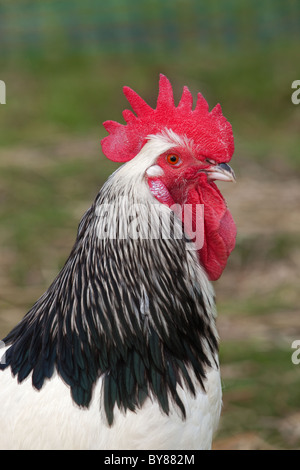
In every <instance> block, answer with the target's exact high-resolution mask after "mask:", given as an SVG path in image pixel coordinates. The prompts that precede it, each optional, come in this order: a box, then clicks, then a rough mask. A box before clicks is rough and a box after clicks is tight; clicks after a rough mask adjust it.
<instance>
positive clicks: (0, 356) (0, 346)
mask: <svg viewBox="0 0 300 470" xmlns="http://www.w3.org/2000/svg"><path fill="white" fill-rule="evenodd" d="M4 348H5V343H4V341H0V364H6V357H5V353H4V354H2V350H3V349H4Z"/></svg>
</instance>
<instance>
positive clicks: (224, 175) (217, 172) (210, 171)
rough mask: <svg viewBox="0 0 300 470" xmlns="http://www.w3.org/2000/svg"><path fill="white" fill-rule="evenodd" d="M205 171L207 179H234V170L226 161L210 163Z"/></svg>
mask: <svg viewBox="0 0 300 470" xmlns="http://www.w3.org/2000/svg"><path fill="white" fill-rule="evenodd" d="M205 172H206V173H207V178H208V179H209V180H220V181H234V182H235V181H236V179H235V174H234V171H233V169H232V168H231V167H230V166H229V165H227V163H219V165H212V166H210V167H209V168H207V169H206V170H205Z"/></svg>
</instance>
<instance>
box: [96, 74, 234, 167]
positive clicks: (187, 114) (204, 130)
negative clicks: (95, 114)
mask: <svg viewBox="0 0 300 470" xmlns="http://www.w3.org/2000/svg"><path fill="white" fill-rule="evenodd" d="M124 94H125V96H126V98H127V100H128V101H129V103H130V104H131V107H132V109H133V111H134V112H135V113H136V114H134V113H132V111H129V110H127V109H126V110H125V111H124V112H123V117H124V119H125V121H126V123H127V124H125V125H123V124H120V123H118V122H115V121H105V122H104V123H103V125H104V127H105V129H106V130H107V131H108V132H109V135H108V136H107V137H104V139H102V141H101V145H102V150H103V153H104V154H105V155H106V156H107V158H109V159H110V160H112V161H114V162H127V161H128V160H131V159H132V158H134V157H135V156H136V155H137V154H138V153H139V151H140V150H141V148H142V146H143V145H144V144H145V141H146V139H147V137H148V136H149V135H151V134H158V133H161V132H162V131H163V130H165V129H171V130H172V131H173V132H175V133H176V134H178V135H179V136H186V137H187V138H189V139H192V140H193V143H194V146H196V148H197V150H198V151H199V152H200V153H201V155H204V156H207V157H209V158H211V159H214V160H216V161H217V162H219V163H221V162H228V161H229V160H230V159H231V157H232V154H233V151H234V142H233V135H232V129H231V125H230V123H229V122H228V121H227V120H226V119H225V117H224V116H223V114H222V110H221V106H220V105H219V104H217V105H216V106H215V108H214V109H212V111H210V112H209V110H208V104H207V102H206V100H205V99H204V98H203V96H202V95H201V93H198V98H197V104H196V107H195V109H194V110H193V109H192V105H193V97H192V95H191V93H190V91H189V89H188V88H187V87H184V89H183V93H182V96H181V99H180V102H179V104H178V106H177V107H176V106H175V104H174V97H173V90H172V86H171V84H170V82H169V80H168V79H167V78H166V77H165V76H164V75H160V81H159V94H158V98H157V106H156V109H152V108H151V107H150V106H149V105H148V104H147V103H146V102H145V101H144V100H143V99H142V98H141V97H140V96H139V95H138V94H137V93H136V92H135V91H133V90H132V89H131V88H128V87H124Z"/></svg>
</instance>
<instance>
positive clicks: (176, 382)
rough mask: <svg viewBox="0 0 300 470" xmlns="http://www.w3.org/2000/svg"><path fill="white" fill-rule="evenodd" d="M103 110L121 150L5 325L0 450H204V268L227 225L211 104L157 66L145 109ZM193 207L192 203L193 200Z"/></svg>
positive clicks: (222, 137) (215, 412)
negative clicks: (62, 246)
mask: <svg viewBox="0 0 300 470" xmlns="http://www.w3.org/2000/svg"><path fill="white" fill-rule="evenodd" d="M124 94H125V96H126V98H127V99H128V101H129V103H130V104H131V107H132V109H133V111H134V113H133V112H132V111H129V110H125V111H124V113H123V116H124V119H125V121H126V124H120V123H117V122H114V121H106V122H105V123H104V127H105V129H106V130H107V131H108V135H107V136H106V137H105V138H104V139H103V140H102V142H101V144H102V150H103V153H104V154H105V155H106V156H107V157H108V158H109V159H110V160H113V161H115V162H123V163H124V165H121V166H120V167H119V168H118V169H117V170H116V171H115V172H114V173H113V174H112V175H111V176H110V178H109V179H108V180H107V181H106V183H105V184H104V185H103V187H102V189H101V190H100V192H99V193H98V195H97V197H96V199H95V201H94V203H93V204H92V206H91V207H90V209H89V210H88V211H87V212H86V213H85V215H84V216H83V218H82V220H81V222H80V224H79V228H78V233H77V239H76V242H75V244H74V247H73V249H72V251H71V254H70V256H69V258H68V259H67V261H66V263H65V265H64V267H63V268H62V270H61V272H60V273H59V274H58V276H57V277H56V279H55V280H54V281H53V283H52V284H51V286H50V287H49V288H48V290H47V291H46V292H45V293H44V294H43V295H42V296H41V297H40V298H39V299H38V300H37V302H36V303H35V304H34V305H33V307H32V308H31V310H30V311H29V312H28V313H27V314H26V315H25V317H24V318H23V320H22V321H21V322H20V323H19V324H18V325H17V326H16V327H15V328H14V329H13V330H12V331H11V332H10V333H8V335H7V336H6V338H4V344H5V349H2V351H0V352H3V356H2V359H1V364H0V402H1V408H0V423H1V426H0V447H1V448H3V449H145V450H147V449H210V448H211V445H212V438H213V434H214V432H215V430H216V427H217V425H218V421H219V417H220V410H221V399H222V398H221V384H220V372H219V363H218V334H217V330H216V324H215V323H216V310H215V299H214V291H213V288H212V286H211V283H210V280H216V279H218V278H219V276H220V275H221V273H222V271H223V269H224V268H225V265H226V262H227V259H228V256H229V254H230V253H231V251H232V250H233V248H234V244H235V237H236V228H235V224H234V222H233V219H232V216H231V214H230V212H229V210H228V209H227V205H226V203H225V201H224V198H223V196H222V195H221V193H220V191H219V189H218V188H217V186H216V184H215V182H214V181H215V180H223V181H233V180H234V172H233V170H232V169H231V167H230V166H229V165H228V162H229V161H230V159H231V157H232V154H233V151H234V141H233V135H232V128H231V125H230V123H229V122H228V121H227V120H226V119H225V117H224V116H223V114H222V110H221V107H220V106H219V105H217V106H216V107H215V108H214V109H213V110H212V111H210V112H209V109H208V104H207V102H206V100H205V99H204V98H203V96H202V95H201V94H200V93H199V94H198V97H197V103H196V106H195V108H194V109H193V106H192V101H193V100H192V95H191V93H190V91H189V89H188V88H187V87H184V89H183V93H182V97H181V99H180V102H179V104H178V105H177V106H175V104H174V97H173V90H172V86H171V84H170V82H169V80H168V79H167V78H166V77H165V76H164V75H161V76H160V81H159V94H158V99H157V106H156V108H155V109H153V108H152V107H150V106H149V105H148V104H147V103H146V102H145V101H144V100H143V99H142V98H141V97H140V96H139V95H138V94H137V93H136V92H134V91H133V90H132V89H130V88H128V87H124ZM199 208H200V209H201V208H202V210H198V209H199Z"/></svg>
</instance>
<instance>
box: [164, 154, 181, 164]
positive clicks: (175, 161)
mask: <svg viewBox="0 0 300 470" xmlns="http://www.w3.org/2000/svg"><path fill="white" fill-rule="evenodd" d="M167 162H168V163H169V164H170V165H173V166H176V165H179V163H181V159H180V157H179V156H178V155H176V154H175V153H170V154H169V155H168V156H167Z"/></svg>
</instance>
